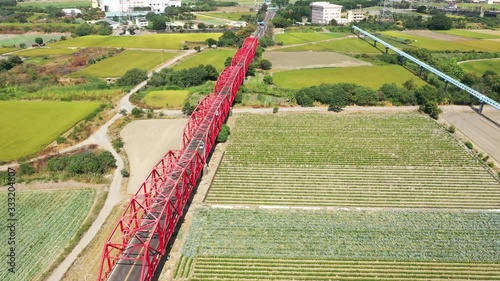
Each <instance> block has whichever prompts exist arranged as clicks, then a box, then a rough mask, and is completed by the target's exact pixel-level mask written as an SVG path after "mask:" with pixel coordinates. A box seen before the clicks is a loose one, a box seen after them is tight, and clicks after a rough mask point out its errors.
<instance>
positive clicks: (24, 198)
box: [0, 112, 96, 281]
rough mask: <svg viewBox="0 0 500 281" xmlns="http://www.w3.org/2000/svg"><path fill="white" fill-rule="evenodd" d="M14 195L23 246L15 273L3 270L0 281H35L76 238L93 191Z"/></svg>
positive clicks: (93, 196)
mask: <svg viewBox="0 0 500 281" xmlns="http://www.w3.org/2000/svg"><path fill="white" fill-rule="evenodd" d="M25 113H26V112H25ZM4 194H5V193H4ZM16 195H17V196H16V197H17V204H18V205H19V206H22V209H21V210H19V212H18V213H17V214H16V215H17V219H18V223H17V224H16V232H17V237H16V239H17V241H19V242H20V245H22V246H20V247H19V249H18V251H17V252H16V254H17V255H16V265H17V266H16V273H15V274H11V273H9V272H8V271H7V270H3V271H2V272H1V273H0V279H1V280H9V281H10V280H12V281H14V280H38V278H37V276H38V277H39V276H40V274H41V273H42V272H43V271H44V270H47V267H48V266H49V265H50V264H51V263H52V261H53V260H54V259H55V258H56V257H57V256H58V255H59V254H60V253H61V251H63V249H64V247H65V246H66V245H67V244H68V243H69V242H70V240H71V239H72V237H73V236H74V235H75V234H77V231H78V229H79V228H80V227H81V225H82V223H83V221H84V219H85V217H86V216H87V214H88V213H89V211H90V209H91V207H92V205H93V203H94V198H95V196H96V191H95V190H93V189H79V190H57V191H25V192H18V193H17V194H16ZM5 196H6V195H5ZM7 215H8V213H7V212H3V213H2V214H1V215H0V218H1V219H2V220H4V221H6V220H7ZM17 241H16V242H17Z"/></svg>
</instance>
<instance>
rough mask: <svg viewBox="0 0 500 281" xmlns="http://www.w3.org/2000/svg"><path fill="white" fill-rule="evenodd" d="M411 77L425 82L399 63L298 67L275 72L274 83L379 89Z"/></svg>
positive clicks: (421, 83)
mask: <svg viewBox="0 0 500 281" xmlns="http://www.w3.org/2000/svg"><path fill="white" fill-rule="evenodd" d="M409 79H413V80H414V81H415V83H416V84H417V85H424V84H425V82H424V81H423V80H422V79H420V78H418V77H417V76H415V75H413V74H412V73H411V72H409V71H407V70H406V69H404V68H403V67H401V66H398V65H383V66H359V67H342V68H314V69H298V70H290V71H281V72H277V73H274V74H273V81H274V84H276V85H278V86H280V87H283V88H295V89H298V88H303V87H309V86H314V85H320V84H322V83H327V84H328V83H342V82H346V83H356V84H359V85H363V86H367V87H370V88H372V89H378V88H380V86H382V85H383V84H385V83H396V84H397V85H401V84H402V83H404V82H405V81H407V80H409Z"/></svg>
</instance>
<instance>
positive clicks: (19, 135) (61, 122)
mask: <svg viewBox="0 0 500 281" xmlns="http://www.w3.org/2000/svg"><path fill="white" fill-rule="evenodd" d="M98 106H99V103H97V102H38V101H37V102H34V101H33V102H31V101H30V102H27V101H0V112H2V118H1V119H0V135H1V136H2V137H1V138H0V161H8V160H14V159H17V158H20V157H23V156H28V155H31V154H33V153H35V152H37V151H39V150H41V149H42V148H44V147H45V146H46V145H48V144H49V143H50V142H52V141H53V140H55V139H56V138H57V137H59V136H60V135H61V134H62V133H64V132H65V131H67V130H68V129H69V128H71V127H72V126H73V125H75V124H76V123H77V122H78V121H80V120H82V119H83V118H85V117H86V116H87V115H89V114H90V113H91V112H92V111H94V110H95V109H96V108H97V107H98Z"/></svg>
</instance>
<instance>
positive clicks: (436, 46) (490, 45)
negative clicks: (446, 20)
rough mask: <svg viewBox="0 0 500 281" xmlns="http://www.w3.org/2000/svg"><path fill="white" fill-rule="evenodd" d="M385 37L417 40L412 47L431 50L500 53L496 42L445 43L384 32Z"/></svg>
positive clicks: (499, 44) (393, 32) (399, 33)
mask: <svg viewBox="0 0 500 281" xmlns="http://www.w3.org/2000/svg"><path fill="white" fill-rule="evenodd" d="M382 33H383V34H385V35H389V36H394V37H396V38H404V39H410V40H416V41H415V42H413V43H411V46H415V47H419V48H427V49H430V50H441V51H444V50H461V51H470V50H478V51H493V52H495V51H500V42H499V41H494V40H470V41H469V40H465V41H443V40H435V39H430V38H425V37H421V36H416V35H412V34H407V33H403V32H399V31H384V32H382Z"/></svg>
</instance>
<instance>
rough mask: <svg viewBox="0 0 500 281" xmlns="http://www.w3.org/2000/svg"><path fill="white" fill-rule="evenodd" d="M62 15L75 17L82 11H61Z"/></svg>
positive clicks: (73, 9)
mask: <svg viewBox="0 0 500 281" xmlns="http://www.w3.org/2000/svg"><path fill="white" fill-rule="evenodd" d="M62 11H63V13H64V14H65V15H67V16H73V17H74V16H76V15H78V14H81V13H82V10H80V9H76V8H70V9H62Z"/></svg>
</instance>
